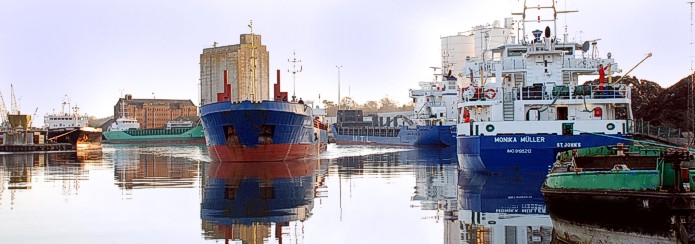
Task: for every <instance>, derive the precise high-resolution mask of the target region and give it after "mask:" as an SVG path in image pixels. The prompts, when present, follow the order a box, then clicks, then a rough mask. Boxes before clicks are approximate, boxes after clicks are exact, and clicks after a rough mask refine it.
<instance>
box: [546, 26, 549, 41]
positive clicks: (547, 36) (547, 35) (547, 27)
mask: <svg viewBox="0 0 695 244" xmlns="http://www.w3.org/2000/svg"><path fill="white" fill-rule="evenodd" d="M545 38H550V26H546V27H545Z"/></svg>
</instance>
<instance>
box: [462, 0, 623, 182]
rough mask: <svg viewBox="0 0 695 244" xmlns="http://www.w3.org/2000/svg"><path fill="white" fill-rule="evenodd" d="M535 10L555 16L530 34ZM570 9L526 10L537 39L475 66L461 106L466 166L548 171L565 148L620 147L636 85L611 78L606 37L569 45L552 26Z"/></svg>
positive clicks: (504, 48) (493, 51) (493, 52)
mask: <svg viewBox="0 0 695 244" xmlns="http://www.w3.org/2000/svg"><path fill="white" fill-rule="evenodd" d="M530 10H540V11H550V12H551V13H552V14H553V15H552V16H553V18H552V19H550V20H543V19H541V17H539V18H538V22H539V24H540V26H541V27H539V29H535V30H533V31H530V30H531V29H530V28H529V29H527V27H528V26H530V25H531V24H530V23H535V22H536V19H535V16H534V18H533V19H532V20H531V19H530V17H529V13H528V12H529V11H530ZM564 12H566V11H557V10H556V9H555V5H554V4H553V5H551V6H540V7H538V8H536V7H535V6H534V7H533V8H526V7H525V8H524V11H523V13H520V15H522V16H523V18H524V19H522V21H521V23H523V25H522V27H523V28H522V31H523V32H524V33H526V32H527V31H529V34H532V36H533V38H531V39H530V40H529V39H526V38H523V39H521V40H520V41H519V42H518V43H509V44H504V45H501V46H498V47H491V48H490V49H489V50H487V51H485V52H489V53H490V58H486V55H482V57H479V58H472V59H470V60H468V61H467V63H466V65H465V68H464V70H463V73H464V78H463V79H468V81H469V82H470V86H467V87H463V88H462V89H461V90H460V94H461V96H460V100H459V103H458V108H459V111H458V112H459V122H460V123H459V124H458V125H457V143H458V155H459V163H461V167H462V169H464V170H466V171H497V170H500V171H524V169H523V168H524V167H526V166H532V167H531V168H534V167H535V169H541V170H543V169H545V170H547V167H548V165H549V164H551V163H552V159H553V158H554V155H555V154H556V153H557V152H558V150H561V149H565V150H566V149H570V148H580V147H590V146H600V145H607V144H611V143H612V144H615V142H620V141H621V139H623V138H624V136H625V134H627V133H628V132H630V130H631V128H630V124H629V122H630V121H631V118H632V111H631V108H630V97H631V96H630V88H629V87H628V86H627V85H626V84H621V83H617V82H615V80H612V79H611V76H610V75H611V74H613V73H614V72H616V71H619V68H618V65H617V63H616V62H615V60H614V59H613V58H612V57H611V54H610V53H607V56H606V57H600V56H598V55H597V54H598V52H597V51H596V48H597V43H598V40H593V41H587V42H584V43H574V42H569V41H567V40H566V38H564V39H560V38H558V37H557V36H556V34H555V33H554V31H551V26H555V25H551V26H545V24H547V23H548V22H552V23H553V24H554V23H555V20H556V19H555V18H556V16H557V14H558V13H564ZM541 29H543V30H541ZM524 36H526V35H524ZM565 36H566V35H565ZM582 75H593V76H595V75H600V76H601V77H603V78H601V79H602V80H604V82H603V83H600V84H599V85H581V84H580V83H579V81H580V76H582ZM603 135H608V137H603ZM524 161H539V162H540V163H531V162H524ZM545 161H549V162H545ZM531 164H535V165H531Z"/></svg>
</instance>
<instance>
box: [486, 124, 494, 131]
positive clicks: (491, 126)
mask: <svg viewBox="0 0 695 244" xmlns="http://www.w3.org/2000/svg"><path fill="white" fill-rule="evenodd" d="M485 130H486V131H487V132H492V131H493V130H495V126H494V125H487V126H485Z"/></svg>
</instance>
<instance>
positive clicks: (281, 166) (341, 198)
mask: <svg viewBox="0 0 695 244" xmlns="http://www.w3.org/2000/svg"><path fill="white" fill-rule="evenodd" d="M543 177H544V176H510V177H498V176H466V175H459V173H458V171H457V162H456V160H455V154H454V152H453V151H447V150H441V149H411V148H380V147H363V146H361V147H348V146H335V145H329V149H328V151H327V152H326V153H325V154H323V155H322V158H321V159H316V160H309V161H296V162H282V163H257V164H242V163H234V164H231V163H211V162H209V158H208V157H207V151H206V149H205V147H204V146H124V145H105V146H104V149H103V150H102V151H101V152H98V153H90V154H76V153H40V154H5V155H0V217H1V218H0V229H2V231H0V243H211V242H212V243H505V242H506V243H548V242H550V237H551V227H550V226H551V221H550V218H549V217H548V216H547V215H546V211H545V205H544V203H543V198H542V195H541V193H540V190H539V188H540V184H541V183H542V181H543Z"/></svg>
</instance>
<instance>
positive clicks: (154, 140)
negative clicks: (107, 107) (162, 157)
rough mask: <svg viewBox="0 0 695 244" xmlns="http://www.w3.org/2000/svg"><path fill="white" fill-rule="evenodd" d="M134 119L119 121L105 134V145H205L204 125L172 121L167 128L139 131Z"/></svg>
mask: <svg viewBox="0 0 695 244" xmlns="http://www.w3.org/2000/svg"><path fill="white" fill-rule="evenodd" d="M139 127H140V125H139V124H138V123H137V121H133V120H132V119H124V118H119V119H117V120H116V121H115V122H114V123H113V124H112V125H111V127H110V128H109V130H107V131H106V132H104V133H103V135H104V143H110V144H205V133H204V131H203V126H202V125H193V123H192V122H190V121H170V122H169V123H167V127H165V128H159V129H139Z"/></svg>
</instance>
